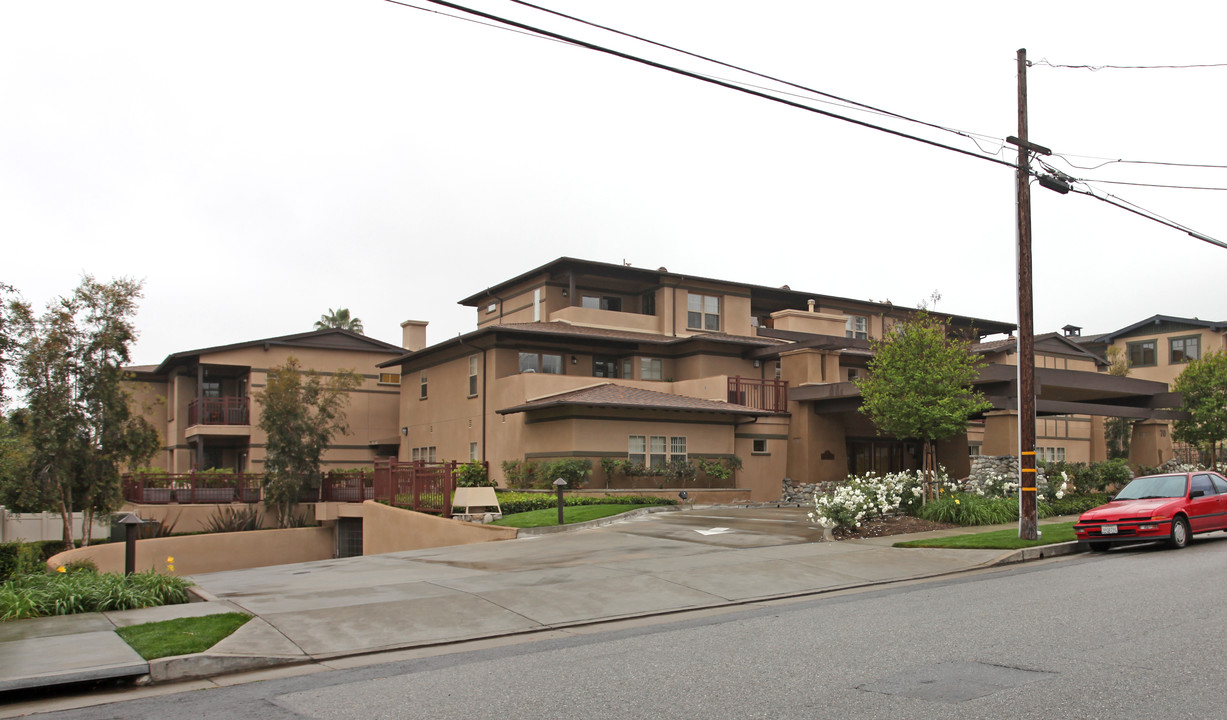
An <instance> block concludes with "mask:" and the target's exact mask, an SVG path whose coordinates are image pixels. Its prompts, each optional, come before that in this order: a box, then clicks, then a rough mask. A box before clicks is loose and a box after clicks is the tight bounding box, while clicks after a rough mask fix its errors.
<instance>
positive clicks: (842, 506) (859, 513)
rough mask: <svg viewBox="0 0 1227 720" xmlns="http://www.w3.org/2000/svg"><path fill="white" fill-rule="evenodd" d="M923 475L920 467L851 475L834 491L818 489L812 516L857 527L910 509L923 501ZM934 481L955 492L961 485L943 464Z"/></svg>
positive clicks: (820, 521)
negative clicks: (949, 474)
mask: <svg viewBox="0 0 1227 720" xmlns="http://www.w3.org/2000/svg"><path fill="white" fill-rule="evenodd" d="M920 475H921V473H920V472H919V471H915V472H907V471H904V472H898V473H889V474H887V475H878V474H876V473H873V472H870V473H868V474H866V475H862V476H856V475H851V476H849V477H848V479H847V480H846V481H845V482H844V484H843V485H840V486H839V487H837V488H835V492H833V493H831V494H830V495H824V494H822V493H815V494H814V511H813V512H811V513H810V514H809V517H810V519H811V520H813V521H814V522H816V523H818V524H819V525H822V526H823V527H825V528H831V529H834V528H847V529H853V528H858V527H860V526H861V523H862V522H864V521H865V519H866V518H874V517H882V516H883V515H886V514H888V513H895V512H898V511H899V510H900V509H904V510H906V509H908V508H910V507H912V506H915V505H919V504H920V502H921V495H922V491H921V477H920ZM934 482H935V483H936V484H937V486H938V487H940V488H945V490H944V491H945V492H953V491H954V490H955V489H956V488H957V487H958V483H957V482H954V481H952V480H951V479H950V478H949V476H947V475H946V470H945V468H940V467H939V469H938V472H937V475H936V478H935V480H934Z"/></svg>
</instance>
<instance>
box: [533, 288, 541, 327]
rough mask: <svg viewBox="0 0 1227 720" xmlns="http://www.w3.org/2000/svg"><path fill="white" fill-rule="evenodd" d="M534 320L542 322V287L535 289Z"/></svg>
mask: <svg viewBox="0 0 1227 720" xmlns="http://www.w3.org/2000/svg"><path fill="white" fill-rule="evenodd" d="M533 322H541V288H537V289H536V290H533Z"/></svg>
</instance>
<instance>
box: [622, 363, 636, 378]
mask: <svg viewBox="0 0 1227 720" xmlns="http://www.w3.org/2000/svg"><path fill="white" fill-rule="evenodd" d="M622 379H623V380H634V379H635V361H634V360H632V359H630V358H626V359H625V360H623V361H622Z"/></svg>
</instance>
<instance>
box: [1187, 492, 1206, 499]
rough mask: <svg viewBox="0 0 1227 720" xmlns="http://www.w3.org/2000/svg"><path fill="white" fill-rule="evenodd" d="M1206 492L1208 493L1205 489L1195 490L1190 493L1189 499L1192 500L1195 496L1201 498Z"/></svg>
mask: <svg viewBox="0 0 1227 720" xmlns="http://www.w3.org/2000/svg"><path fill="white" fill-rule="evenodd" d="M1205 494H1206V491H1205V490H1194V491H1193V492H1191V493H1189V499H1190V500H1192V499H1193V498H1199V497H1202V496H1203V495H1205Z"/></svg>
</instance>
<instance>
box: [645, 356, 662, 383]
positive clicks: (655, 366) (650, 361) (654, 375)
mask: <svg viewBox="0 0 1227 720" xmlns="http://www.w3.org/2000/svg"><path fill="white" fill-rule="evenodd" d="M664 370H665V362H664V360H661V359H660V358H640V359H639V379H640V380H662V379H664Z"/></svg>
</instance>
